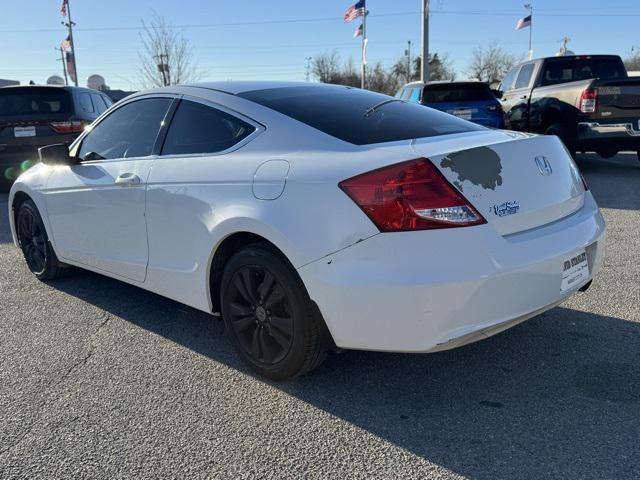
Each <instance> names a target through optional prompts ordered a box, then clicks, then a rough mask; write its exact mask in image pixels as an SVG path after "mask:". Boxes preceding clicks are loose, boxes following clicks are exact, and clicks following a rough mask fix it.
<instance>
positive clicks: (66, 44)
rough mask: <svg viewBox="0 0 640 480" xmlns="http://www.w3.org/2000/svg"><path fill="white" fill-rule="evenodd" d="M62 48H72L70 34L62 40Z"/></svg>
mask: <svg viewBox="0 0 640 480" xmlns="http://www.w3.org/2000/svg"><path fill="white" fill-rule="evenodd" d="M60 48H61V49H62V50H65V51H66V50H71V37H70V36H69V35H67V38H65V39H64V40H63V41H62V43H61V44H60Z"/></svg>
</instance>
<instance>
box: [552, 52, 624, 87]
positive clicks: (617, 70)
mask: <svg viewBox="0 0 640 480" xmlns="http://www.w3.org/2000/svg"><path fill="white" fill-rule="evenodd" d="M590 78H601V79H602V80H615V79H618V78H627V71H626V70H625V68H624V65H623V63H622V60H620V59H619V58H616V57H583V58H574V57H571V58H559V59H552V60H547V61H546V63H545V66H544V71H543V72H542V81H541V84H542V85H555V84H558V83H567V82H575V81H577V80H587V79H590Z"/></svg>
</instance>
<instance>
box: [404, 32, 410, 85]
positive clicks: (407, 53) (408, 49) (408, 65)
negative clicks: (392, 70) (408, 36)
mask: <svg viewBox="0 0 640 480" xmlns="http://www.w3.org/2000/svg"><path fill="white" fill-rule="evenodd" d="M404 54H405V55H406V56H407V83H409V82H411V40H407V49H406V50H405V51H404Z"/></svg>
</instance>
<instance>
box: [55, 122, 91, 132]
mask: <svg viewBox="0 0 640 480" xmlns="http://www.w3.org/2000/svg"><path fill="white" fill-rule="evenodd" d="M49 126H50V127H51V128H52V129H53V130H54V131H55V132H56V133H63V134H64V133H79V132H82V131H83V130H84V127H86V126H87V124H86V123H85V122H51V123H49Z"/></svg>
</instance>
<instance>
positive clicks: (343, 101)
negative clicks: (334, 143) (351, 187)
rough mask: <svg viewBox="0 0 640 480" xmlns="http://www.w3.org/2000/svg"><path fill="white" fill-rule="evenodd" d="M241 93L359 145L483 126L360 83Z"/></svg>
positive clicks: (465, 130)
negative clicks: (358, 85) (352, 86)
mask: <svg viewBox="0 0 640 480" xmlns="http://www.w3.org/2000/svg"><path fill="white" fill-rule="evenodd" d="M238 96H240V97H243V98H246V99H248V100H251V101H253V102H256V103H259V104H260V105H263V106H265V107H268V108H271V109H273V110H276V111H277V112H280V113H282V114H284V115H287V116H289V117H291V118H293V119H295V120H298V121H300V122H303V123H306V124H307V125H309V126H311V127H313V128H315V129H317V130H320V131H322V132H324V133H327V134H329V135H331V136H333V137H336V138H339V139H340V140H344V141H346V142H349V143H353V144H355V145H368V144H372V143H383V142H394V141H397V140H408V139H413V138H421V137H434V136H438V135H446V134H450V133H461V132H470V131H474V130H482V127H479V126H477V125H475V124H472V123H470V122H467V121H464V120H461V119H458V118H455V117H452V116H450V115H447V114H445V113H442V112H439V111H437V110H433V109H431V108H428V107H424V106H422V105H418V104H414V103H407V102H404V101H401V100H399V99H397V98H393V97H389V96H387V95H382V94H380V93H374V92H370V91H367V90H361V89H358V88H345V87H338V86H322V87H320V86H309V87H285V88H273V89H267V90H254V91H250V92H244V93H240V94H238ZM383 102H389V103H383ZM375 106H377V108H375V109H374V108H373V107H375Z"/></svg>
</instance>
